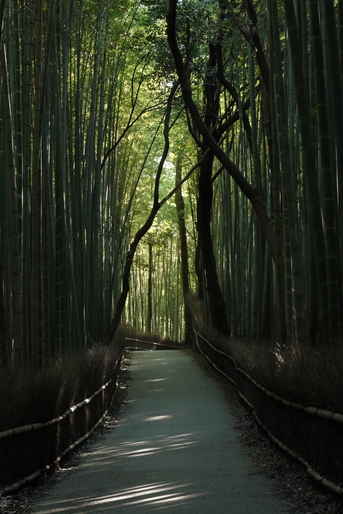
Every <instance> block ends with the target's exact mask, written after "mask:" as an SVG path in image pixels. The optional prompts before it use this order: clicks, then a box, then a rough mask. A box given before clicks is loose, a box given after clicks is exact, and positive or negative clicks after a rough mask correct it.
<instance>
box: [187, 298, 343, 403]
mask: <svg viewBox="0 0 343 514" xmlns="http://www.w3.org/2000/svg"><path fill="white" fill-rule="evenodd" d="M188 303H189V305H190V307H191V310H192V315H193V320H194V324H195V326H196V327H197V330H198V331H199V332H200V333H201V334H202V335H203V336H204V337H205V338H206V339H207V340H208V341H210V342H211V344H213V346H215V347H216V348H218V349H219V350H221V351H223V352H225V353H227V354H229V355H231V356H232V358H233V360H234V362H235V364H236V366H237V367H239V368H241V369H243V370H244V371H245V372H246V373H248V374H249V375H250V376H251V377H252V378H253V379H254V380H256V382H258V383H259V384H260V385H262V386H264V387H265V388H266V389H268V390H269V391H272V392H274V393H275V394H277V395H279V396H281V397H282V398H285V399H287V400H290V401H294V402H297V403H300V404H301V405H304V406H313V407H317V408H322V409H328V410H332V411H334V412H341V413H343V345H342V344H341V343H340V342H337V343H336V344H330V345H327V346H325V345H324V344H321V345H318V346H316V347H313V346H307V345H305V344H294V345H292V346H282V345H280V344H278V343H272V342H270V341H264V342H261V343H254V342H249V341H242V340H239V339H233V338H224V337H223V336H221V335H220V334H218V333H217V332H216V331H214V330H213V329H211V327H210V326H209V325H208V324H207V323H205V322H204V319H203V314H202V312H203V307H202V304H201V302H200V301H199V300H198V299H197V298H195V297H192V296H190V297H189V298H188Z"/></svg>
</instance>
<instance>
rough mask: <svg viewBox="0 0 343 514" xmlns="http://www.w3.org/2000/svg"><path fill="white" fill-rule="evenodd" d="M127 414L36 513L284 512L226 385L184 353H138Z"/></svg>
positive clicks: (209, 513)
mask: <svg viewBox="0 0 343 514" xmlns="http://www.w3.org/2000/svg"><path fill="white" fill-rule="evenodd" d="M131 377H132V378H131V379H130V380H129V391H128V398H127V401H126V407H125V410H124V412H123V414H122V416H121V417H120V419H119V421H118V423H117V425H116V428H115V429H114V430H113V431H112V432H111V433H110V434H107V435H106V437H104V438H100V441H98V442H97V443H96V444H95V445H93V447H92V449H91V453H90V454H87V453H85V455H84V457H83V458H82V459H81V463H80V465H79V467H78V469H77V470H76V471H75V472H71V473H70V474H69V476H67V477H65V478H63V480H60V482H59V484H58V487H57V488H56V490H55V491H52V493H53V494H52V498H46V499H44V501H43V502H42V503H41V505H40V506H39V509H36V510H34V511H33V513H34V514H56V513H58V512H59V513H66V512H72V513H73V514H76V513H77V514H90V513H92V514H93V513H94V514H111V513H118V514H120V513H123V514H150V513H153V512H171V513H175V514H189V513H194V514H222V513H226V512H229V513H230V514H280V513H281V512H285V510H284V509H283V507H282V506H280V505H279V504H278V502H274V498H273V497H272V495H271V494H270V491H268V489H267V488H265V485H264V483H263V480H262V479H261V477H259V476H257V475H256V473H255V472H254V470H253V469H252V468H251V464H250V462H249V459H248V456H247V455H246V454H242V452H241V450H240V449H239V446H238V442H237V436H236V433H235V428H234V425H235V420H234V418H233V417H232V416H231V415H230V413H229V412H228V408H227V406H226V404H225V402H224V401H223V396H222V393H221V391H220V390H219V387H218V386H217V385H216V384H215V383H213V382H212V381H211V380H210V379H209V378H208V377H206V376H204V375H203V373H202V372H201V371H200V370H199V368H197V367H196V365H195V364H194V362H193V361H192V360H191V359H190V357H189V356H187V355H185V354H182V353H181V352H165V351H161V352H150V353H149V352H144V353H136V354H135V355H133V356H132V363H131Z"/></svg>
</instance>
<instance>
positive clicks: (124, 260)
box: [0, 0, 343, 365]
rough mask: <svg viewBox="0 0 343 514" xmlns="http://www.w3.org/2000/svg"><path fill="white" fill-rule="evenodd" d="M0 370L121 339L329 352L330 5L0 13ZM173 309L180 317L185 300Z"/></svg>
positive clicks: (336, 258) (338, 237) (339, 55)
mask: <svg viewBox="0 0 343 514" xmlns="http://www.w3.org/2000/svg"><path fill="white" fill-rule="evenodd" d="M0 19H1V81H0V93H1V105H0V109H1V119H0V136H1V142H0V159H1V171H0V173H1V184H2V187H1V191H0V195H1V202H0V361H1V362H3V363H6V362H12V361H13V362H14V363H15V364H16V365H20V364H21V363H23V362H33V363H44V362H46V361H49V360H50V359H51V358H52V357H54V356H55V355H59V354H61V353H63V352H65V351H78V350H80V349H81V348H84V347H87V346H89V345H92V344H93V343H94V342H96V341H103V340H104V339H105V337H106V334H107V336H108V334H110V335H113V333H114V331H115V329H116V326H117V324H118V323H119V321H121V322H123V323H127V324H130V325H132V326H134V327H135V328H137V329H139V330H143V331H147V332H158V333H161V334H166V335H168V336H170V337H171V338H173V339H175V340H182V339H188V338H189V337H190V333H191V324H192V313H191V311H190V305H189V298H190V294H192V295H193V296H196V297H198V298H199V299H200V301H201V305H202V316H203V318H204V320H206V321H207V322H209V323H210V324H211V325H212V326H213V328H214V329H216V330H218V331H219V332H221V333H224V334H226V335H228V336H230V337H237V338H242V339H246V340H248V341H249V340H255V341H261V340H271V341H279V342H280V343H293V342H299V343H310V344H319V343H320V342H322V343H324V344H328V343H330V342H336V341H339V340H340V338H341V336H342V321H341V320H342V319H343V316H342V302H343V294H342V293H343V291H342V264H343V251H342V250H343V247H342V245H343V240H342V222H343V209H342V198H341V193H340V191H341V189H342V180H343V94H342V82H343V36H342V34H343V2H342V0H338V1H337V0H297V1H295V0H278V1H277V2H276V1H273V0H266V1H263V2H262V1H260V0H257V1H253V0H234V1H228V0H208V1H204V0H203V1H199V0H182V1H181V0H179V1H177V0H161V1H150V0H147V1H142V2H141V1H136V0H118V1H115V2H113V1H111V0H97V1H89V0H50V1H47V0H12V1H11V2H9V1H7V0H2V1H1V3H0ZM187 299H188V300H187Z"/></svg>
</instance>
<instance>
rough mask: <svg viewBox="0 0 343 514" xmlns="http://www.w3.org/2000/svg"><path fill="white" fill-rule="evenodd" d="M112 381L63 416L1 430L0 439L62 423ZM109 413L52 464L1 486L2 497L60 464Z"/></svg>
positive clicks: (118, 360)
mask: <svg viewBox="0 0 343 514" xmlns="http://www.w3.org/2000/svg"><path fill="white" fill-rule="evenodd" d="M124 352H125V350H123V351H122V352H121V353H120V355H119V356H118V358H117V360H116V363H115V366H114V369H115V370H117V368H118V367H119V366H120V363H121V361H122V358H123V355H124ZM111 383H112V379H110V380H109V381H108V382H106V384H104V385H103V386H101V387H100V388H99V389H98V390H97V391H95V393H93V394H92V395H91V396H90V397H89V398H85V399H84V400H83V401H81V402H79V403H77V404H75V405H73V406H72V407H70V408H69V409H68V410H67V411H66V412H65V413H64V414H61V416H58V417H57V418H54V419H52V420H50V421H47V422H45V423H33V424H30V425H23V426H21V427H16V428H13V429H10V430H5V431H3V432H0V439H5V438H7V437H10V436H13V435H21V434H24V433H27V432H32V431H34V430H39V429H43V428H46V427H48V426H51V425H54V424H56V423H60V422H61V421H63V420H64V419H66V418H67V417H68V416H70V415H71V414H74V413H75V412H76V411H77V410H78V409H80V408H82V407H84V406H86V405H89V404H90V403H91V402H92V400H94V398H96V397H97V396H98V395H99V394H100V393H101V392H102V391H104V390H105V389H106V388H107V387H108V386H109V385H110V384H111ZM113 396H114V395H113ZM112 401H113V397H112V400H111V402H110V404H111V403H112ZM107 413H108V409H106V411H105V412H103V414H102V416H101V418H100V419H99V420H98V421H97V422H96V423H95V425H94V426H93V427H92V428H91V429H90V430H89V431H88V432H87V433H86V434H84V435H83V436H82V437H80V438H79V439H78V440H77V441H74V442H73V443H72V444H70V445H69V446H68V447H67V448H66V449H65V450H64V451H63V452H62V453H61V454H60V455H59V456H58V457H57V458H56V459H55V460H54V461H53V462H51V463H50V464H48V465H46V466H44V467H43V468H41V469H39V470H37V471H35V472H34V473H32V474H31V475H29V476H27V477H25V478H22V479H21V480H18V481H17V482H16V483H13V484H11V485H9V486H5V487H1V488H0V497H1V496H4V495H6V494H10V493H13V492H14V491H16V490H18V489H20V488H21V487H23V486H25V485H27V484H28V483H30V482H32V481H33V480H36V479H37V478H38V477H39V476H40V475H41V474H42V473H46V472H47V471H49V470H50V469H52V468H53V467H54V466H56V465H58V463H59V462H60V461H61V460H62V459H63V458H64V457H65V456H66V455H67V454H68V453H69V452H70V451H72V450H73V449H74V448H76V446H79V445H80V444H82V443H83V442H84V441H85V440H86V439H88V437H89V436H90V435H91V434H92V433H93V432H94V430H95V429H96V428H97V427H98V426H99V425H100V424H101V422H102V421H103V419H104V418H105V416H106V415H107Z"/></svg>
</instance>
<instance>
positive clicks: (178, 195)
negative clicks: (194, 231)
mask: <svg viewBox="0 0 343 514" xmlns="http://www.w3.org/2000/svg"><path fill="white" fill-rule="evenodd" d="M181 168H182V163H181V156H178V158H177V162H176V170H175V182H176V184H178V183H179V182H181ZM175 205H176V211H177V220H178V226H179V236H180V250H181V252H180V253H181V278H182V291H183V298H184V306H185V307H184V316H185V341H186V343H187V344H189V345H191V344H192V339H193V330H192V314H191V311H190V309H189V306H188V303H187V295H188V293H189V268H188V247H187V235H186V224H185V214H184V212H185V203H184V201H183V196H182V191H181V187H179V188H178V189H177V190H176V192H175Z"/></svg>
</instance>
